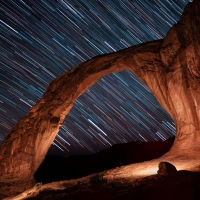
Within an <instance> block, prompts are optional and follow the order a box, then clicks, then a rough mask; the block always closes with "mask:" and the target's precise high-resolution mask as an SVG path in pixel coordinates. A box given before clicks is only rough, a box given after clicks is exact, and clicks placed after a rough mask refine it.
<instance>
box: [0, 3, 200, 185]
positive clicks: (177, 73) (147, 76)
mask: <svg viewBox="0 0 200 200" xmlns="http://www.w3.org/2000/svg"><path fill="white" fill-rule="evenodd" d="M122 70H130V71H132V72H133V73H135V74H136V75H137V76H138V77H139V78H140V79H141V80H142V81H144V83H146V84H147V86H148V87H149V88H150V90H151V91H152V92H153V94H154V95H155V97H156V98H157V99H158V101H159V102H160V104H161V105H162V106H163V107H164V108H165V109H166V110H167V111H168V113H169V114H170V115H171V116H172V118H173V119H174V121H175V124H176V131H177V133H176V140H175V143H174V145H173V147H172V149H171V150H170V152H169V153H168V154H167V155H166V156H168V157H169V156H171V157H174V158H176V157H178V156H181V155H187V156H188V157H189V156H194V157H195V156H196V157H197V158H199V157H200V1H199V0H194V1H193V2H192V3H189V4H188V5H187V6H186V8H185V10H184V13H183V15H182V17H181V19H180V21H179V22H178V23H177V24H176V25H174V26H173V27H172V28H171V29H170V31H169V32H168V34H167V36H166V38H165V39H163V40H158V41H152V42H148V43H144V44H140V45H137V46H133V47H130V48H128V49H125V50H122V51H119V52H116V53H112V54H107V55H102V56H98V57H95V58H93V59H91V60H89V61H86V62H84V63H82V64H80V65H78V66H77V67H75V68H73V69H72V70H70V71H68V72H66V73H64V74H63V75H61V76H60V77H58V78H56V79H55V80H54V81H52V82H51V83H50V84H49V86H48V88H47V91H46V92H45V94H44V95H43V97H42V99H41V100H40V101H39V102H38V103H37V104H36V105H35V106H34V107H33V108H32V109H31V111H30V112H29V114H28V115H27V116H26V117H25V118H23V119H21V120H20V121H18V122H17V123H16V124H15V126H14V127H13V128H12V129H11V131H10V132H9V133H8V134H7V135H6V137H5V140H4V142H3V143H2V145H1V147H0V182H4V183H12V184H13V183H18V184H19V183H30V182H31V181H32V180H33V174H34V173H35V171H36V170H37V168H38V167H39V165H40V164H41V162H42V161H43V160H44V158H45V156H46V153H47V151H48V149H49V147H50V146H51V144H52V142H53V140H54V138H55V136H56V134H57V133H58V131H59V128H60V127H61V126H62V124H63V121H64V119H65V116H66V115H67V113H68V112H69V111H70V109H71V108H72V106H73V103H74V101H75V100H76V99H77V98H78V97H79V96H80V95H81V94H83V93H84V92H85V91H86V90H87V89H88V88H89V87H90V86H92V85H93V84H95V83H96V82H97V81H98V80H99V79H100V78H101V77H102V76H104V75H106V74H109V73H112V72H120V71H122Z"/></svg>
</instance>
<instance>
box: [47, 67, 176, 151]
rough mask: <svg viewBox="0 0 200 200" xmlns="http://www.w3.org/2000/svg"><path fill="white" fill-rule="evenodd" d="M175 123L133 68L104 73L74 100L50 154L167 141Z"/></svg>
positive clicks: (172, 132) (173, 133)
mask: <svg viewBox="0 0 200 200" xmlns="http://www.w3.org/2000/svg"><path fill="white" fill-rule="evenodd" d="M175 133H176V130H175V124H174V122H173V120H172V118H171V116H169V114H168V113H167V112H166V111H165V110H164V109H163V108H162V107H161V106H160V104H159V103H158V101H157V100H156V98H155V97H154V96H153V94H152V92H151V91H150V90H149V88H148V87H147V86H146V85H145V84H144V83H143V82H142V81H141V80H140V79H139V78H138V77H137V76H136V75H135V74H133V73H132V72H131V71H129V70H124V71H122V72H118V73H112V74H108V75H105V76H103V77H102V78H101V79H100V80H99V81H98V82H97V83H95V84H94V85H93V86H91V87H90V88H89V89H88V90H87V91H86V92H85V93H84V94H82V95H81V96H80V97H79V98H78V99H76V100H75V102H74V106H73V108H72V109H71V110H70V112H69V113H68V115H67V116H66V119H65V121H64V124H63V126H62V127H61V128H60V131H59V133H58V134H57V136H56V138H55V140H54V142H53V145H52V146H51V147H50V149H49V152H48V155H83V154H93V153H96V152H98V151H100V150H102V149H105V148H108V147H110V146H112V145H113V144H119V143H127V142H132V141H142V142H150V141H158V140H161V141H165V140H167V139H168V138H170V137H172V136H175Z"/></svg>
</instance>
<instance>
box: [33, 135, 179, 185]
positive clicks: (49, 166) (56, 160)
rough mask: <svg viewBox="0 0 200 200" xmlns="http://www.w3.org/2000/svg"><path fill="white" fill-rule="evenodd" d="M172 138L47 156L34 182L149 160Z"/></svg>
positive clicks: (158, 154) (74, 176) (90, 172)
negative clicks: (88, 151) (91, 151)
mask: <svg viewBox="0 0 200 200" xmlns="http://www.w3.org/2000/svg"><path fill="white" fill-rule="evenodd" d="M174 139H175V137H171V138H169V139H168V140H166V141H153V142H140V141H136V142H129V143H123V144H115V145H113V146H112V147H109V148H107V149H104V150H102V151H100V152H98V153H95V154H93V155H78V156H69V157H66V156H47V157H46V158H45V160H44V161H43V163H42V164H41V165H40V167H39V169H38V170H37V171H36V173H35V179H36V181H37V182H42V183H50V182H53V181H61V180H67V179H74V178H80V177H83V176H87V175H89V174H93V173H97V172H101V171H104V170H108V169H111V168H115V167H119V166H122V165H128V164H132V163H138V162H143V161H147V160H152V159H155V158H158V157H160V156H162V155H163V154H165V153H166V152H168V151H169V149H170V148H171V146H172V144H173V142H174Z"/></svg>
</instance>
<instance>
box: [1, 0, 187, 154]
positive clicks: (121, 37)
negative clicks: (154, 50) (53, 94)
mask: <svg viewBox="0 0 200 200" xmlns="http://www.w3.org/2000/svg"><path fill="white" fill-rule="evenodd" d="M189 2H190V1H189V0H179V1H176V0H150V1H149V0H130V1H127V0H87V1H86V0H82V1H81V0H34V1H33V0H1V2H0V5H1V19H0V27H1V28H0V30H1V35H0V37H1V40H0V41H1V55H0V58H1V65H0V71H1V74H0V76H1V78H0V142H2V141H3V139H4V136H5V134H6V133H7V132H9V130H10V129H11V128H12V126H13V125H14V124H15V123H16V122H17V121H18V120H19V119H21V118H22V117H24V116H26V115H27V113H28V112H29V110H30V109H31V108H32V106H33V105H35V104H36V102H37V101H38V100H39V99H40V98H41V97H42V95H43V94H44V92H45V90H46V88H47V86H48V84H49V83H50V82H51V81H52V80H53V79H54V78H56V77H58V76H60V75H61V74H62V73H63V72H65V71H68V70H70V69H71V68H73V67H75V66H76V65H78V64H80V63H82V62H84V61H86V60H88V59H91V58H92V57H94V56H97V55H102V54H106V53H111V52H116V51H119V50H121V49H124V48H127V47H130V46H132V45H136V44H139V43H143V42H147V41H152V40H157V39H162V38H164V37H165V35H166V33H167V31H168V30H169V29H170V27H172V26H173V25H174V24H175V23H176V22H177V21H178V20H179V18H180V16H181V14H182V12H183V9H184V7H185V6H186V5H187V4H188V3H189ZM173 135H175V125H174V123H173V120H172V119H171V117H170V116H169V115H168V114H167V113H166V112H165V111H164V110H163V109H162V108H161V107H160V105H159V104H158V102H157V100H156V99H155V97H154V96H153V95H152V93H151V92H150V91H149V89H148V88H147V87H146V86H145V85H144V84H143V83H142V82H141V81H140V80H139V79H138V78H137V77H136V76H135V75H134V74H133V73H131V72H130V71H122V72H120V73H112V74H109V75H107V76H104V77H102V79H101V80H100V81H99V82H97V83H96V84H95V85H93V86H92V87H91V88H90V89H89V90H88V91H87V92H86V93H85V94H83V95H82V96H81V97H80V98H79V99H77V100H76V102H75V103H74V107H73V108H72V110H71V111H70V113H69V114H68V115H67V117H66V120H65V123H64V125H63V127H62V128H61V129H60V132H59V134H58V135H57V136H56V139H55V141H54V142H53V144H52V147H51V148H50V153H51V154H52V153H53V154H90V153H95V152H97V151H99V150H101V149H104V148H107V147H109V146H111V145H113V144H115V143H124V142H129V141H136V140H140V141H144V142H146V141H152V140H166V139H167V138H169V137H171V136H173Z"/></svg>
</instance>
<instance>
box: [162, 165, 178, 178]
mask: <svg viewBox="0 0 200 200" xmlns="http://www.w3.org/2000/svg"><path fill="white" fill-rule="evenodd" d="M158 168H159V170H158V174H159V175H161V176H169V175H174V174H176V172H177V169H176V167H175V166H174V165H172V164H171V163H169V162H160V163H159V165H158Z"/></svg>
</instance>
